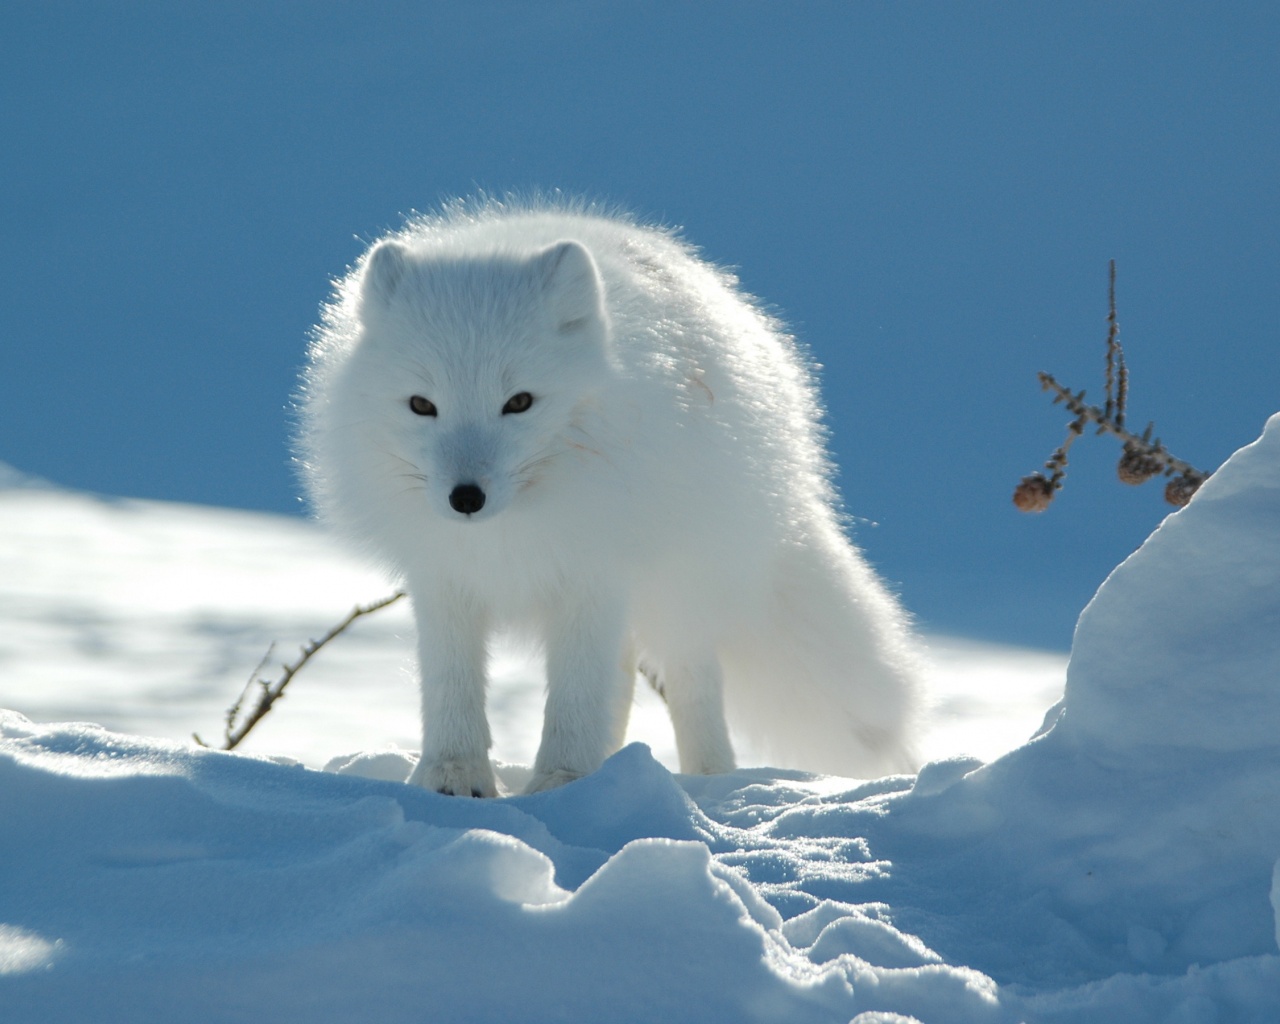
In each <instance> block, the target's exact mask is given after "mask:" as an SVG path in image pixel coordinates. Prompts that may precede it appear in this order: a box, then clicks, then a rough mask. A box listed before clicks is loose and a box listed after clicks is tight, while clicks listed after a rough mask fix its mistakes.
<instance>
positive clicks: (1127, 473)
mask: <svg viewBox="0 0 1280 1024" xmlns="http://www.w3.org/2000/svg"><path fill="white" fill-rule="evenodd" d="M1162 468H1163V467H1162V466H1161V463H1160V460H1159V459H1157V458H1155V457H1154V456H1153V455H1152V454H1151V452H1150V450H1149V449H1143V448H1140V447H1138V446H1137V445H1135V444H1134V443H1133V442H1131V441H1129V442H1126V443H1125V446H1124V454H1123V455H1121V456H1120V464H1119V465H1118V466H1116V475H1117V476H1118V477H1119V478H1120V480H1121V482H1123V483H1126V484H1133V485H1135V486H1136V485H1137V484H1143V483H1146V482H1147V481H1148V480H1150V479H1151V478H1152V477H1153V476H1155V475H1156V474H1157V473H1159V472H1160V470H1161V469H1162Z"/></svg>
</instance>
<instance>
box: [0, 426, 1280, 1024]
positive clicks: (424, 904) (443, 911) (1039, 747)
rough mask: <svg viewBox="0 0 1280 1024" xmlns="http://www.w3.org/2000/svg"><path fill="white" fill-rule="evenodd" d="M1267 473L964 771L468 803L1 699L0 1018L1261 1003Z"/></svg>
mask: <svg viewBox="0 0 1280 1024" xmlns="http://www.w3.org/2000/svg"><path fill="white" fill-rule="evenodd" d="M1277 480H1280V417H1276V418H1273V419H1272V421H1271V422H1270V423H1269V424H1268V426H1267V430H1266V432H1265V433H1264V435H1263V437H1262V438H1261V439H1260V440H1259V441H1258V442H1257V443H1256V444H1254V445H1251V446H1250V447H1248V448H1246V449H1243V450H1242V451H1241V452H1239V453H1237V454H1236V455H1235V456H1234V457H1233V458H1232V459H1231V460H1230V461H1228V463H1227V464H1226V465H1225V466H1223V467H1222V469H1221V470H1219V472H1218V474H1216V475H1215V477H1214V478H1213V479H1212V480H1211V481H1210V482H1209V484H1207V485H1206V486H1205V487H1204V488H1203V489H1202V490H1201V493H1200V494H1199V495H1197V497H1196V498H1195V499H1194V500H1193V501H1192V502H1191V504H1190V505H1189V506H1188V507H1187V508H1186V509H1184V510H1182V511H1181V512H1178V513H1175V514H1174V515H1173V516H1172V517H1171V518H1170V519H1169V520H1168V521H1166V523H1165V524H1164V525H1163V526H1162V527H1161V529H1160V530H1158V531H1157V532H1156V534H1155V535H1154V536H1153V537H1152V539H1151V540H1150V541H1149V542H1148V544H1147V545H1145V546H1144V547H1143V549H1142V550H1141V551H1139V552H1138V553H1137V554H1136V555H1134V556H1133V557H1132V558H1130V559H1129V560H1128V561H1126V562H1125V564H1124V565H1122V566H1121V567H1120V568H1118V569H1117V570H1116V571H1115V573H1113V574H1112V576H1111V577H1110V578H1109V579H1108V580H1107V582H1106V583H1105V584H1104V586H1103V588H1102V589H1101V590H1100V591H1099V593H1098V596H1097V597H1096V599H1095V600H1094V601H1093V602H1092V603H1091V605H1090V606H1089V609H1088V610H1087V612H1086V614H1085V615H1083V616H1082V618H1081V622H1080V627H1079V629H1078V632H1077V636H1076V646H1075V650H1074V652H1073V656H1072V663H1071V667H1070V672H1069V680H1070V682H1069V685H1068V688H1067V693H1066V697H1065V700H1064V704H1063V707H1062V708H1061V709H1060V710H1059V712H1058V713H1057V714H1056V715H1055V716H1053V718H1052V720H1051V724H1050V726H1049V727H1048V728H1047V729H1046V730H1045V731H1044V732H1043V734H1042V735H1040V736H1039V737H1038V738H1036V739H1035V740H1033V741H1032V742H1030V743H1028V744H1026V745H1025V746H1023V747H1020V748H1019V749H1017V750H1015V751H1013V752H1012V753H1010V754H1008V755H1006V756H1004V757H1001V758H999V759H998V760H996V761H994V762H992V763H990V764H986V765H983V764H982V763H981V762H980V761H978V760H977V759H975V758H971V757H968V758H966V757H952V758H948V759H945V760H940V761H936V762H934V763H932V764H930V765H927V766H926V767H925V768H924V769H923V770H922V771H921V772H920V774H919V776H918V777H914V778H913V777H905V776H904V777H894V778H888V779H880V780H874V781H867V782H855V781H850V780H844V779H832V778H821V777H813V776H808V775H804V774H801V773H796V772H780V771H775V770H770V769H758V770H740V771H737V772H733V773H730V774H728V775H724V776H713V777H673V776H672V775H670V774H669V773H668V772H667V771H666V770H665V769H664V768H662V767H661V765H659V764H658V763H657V762H656V761H655V760H654V759H653V758H652V757H651V756H650V755H649V753H648V751H647V750H646V749H645V748H644V747H642V746H631V747H628V748H626V749H624V750H623V751H622V752H620V753H619V754H618V755H616V756H615V757H614V758H612V759H611V760H610V761H609V762H608V763H607V764H606V765H605V766H604V767H603V768H602V769H601V770H600V771H599V772H597V773H596V774H594V775H592V776H590V777H589V778H586V779H583V780H581V781H579V782H576V783H573V784H571V785H569V786H566V787H564V788H563V789H560V790H556V791H554V792H551V793H546V794H539V795H537V796H533V797H518V798H512V799H504V800H493V801H475V800H460V799H456V798H448V797H442V796H438V795H436V794H432V793H426V792H422V791H420V790H416V789H411V788H408V787H405V786H403V785H401V784H399V783H397V782H395V781H385V779H388V778H390V779H395V778H397V777H402V776H403V775H404V773H405V772H406V771H407V768H408V765H409V763H410V760H411V758H410V757H408V756H406V755H400V754H396V753H394V752H383V753H381V754H379V755H377V756H372V757H364V756H356V757H352V758H346V759H339V760H338V761H336V762H335V765H334V767H335V769H340V772H317V771H312V770H308V769H305V768H302V767H290V766H284V765H281V764H277V763H272V762H269V761H265V760H258V759H254V758H251V757H245V756H235V755H226V754H219V753H214V752H209V751H202V750H193V749H190V748H187V747H182V746H178V745H176V744H170V743H164V742H161V741H151V740H138V739H131V738H127V737H123V736H118V735H112V734H109V733H106V732H103V731H101V730H99V729H96V728H94V727H91V726H49V727H39V726H34V725H32V724H31V723H29V722H27V721H26V720H25V719H22V718H21V717H20V716H17V715H13V714H9V715H7V716H5V717H4V718H3V719H0V820H2V821H3V822H4V826H5V827H4V828H3V830H0V1007H3V1008H4V1012H5V1014H6V1016H5V1017H4V1019H5V1020H6V1022H7V1021H10V1020H12V1021H14V1022H17V1024H21V1022H36V1021H41V1022H43V1021H49V1020H64V1019H65V1020H76V1021H112V1022H114V1021H121V1022H123V1021H130V1022H132V1021H137V1020H167V1019H176V1018H178V1017H179V1016H180V1017H182V1018H183V1019H186V1018H188V1017H191V1016H194V1015H197V1014H198V1016H200V1018H201V1019H205V1020H211V1021H242V1020H245V1021H259V1020H261V1021H272V1022H277V1021H279V1022H289V1021H295V1020H297V1021H302V1020H305V1021H307V1022H309V1024H324V1022H327V1021H335V1022H336V1021H349V1020H375V1019H376V1020H379V1021H390V1022H395V1021H422V1020H464V1019H465V1020H477V1021H507V1020H520V1021H544V1020H547V1021H549V1020H610V1021H658V1020H661V1021H699V1022H702V1021H720V1020H724V1021H787V1022H805V1021H832V1022H840V1024H844V1022H847V1021H850V1020H853V1021H857V1022H858V1024H873V1022H878V1024H884V1022H889V1021H892V1022H895V1024H902V1022H903V1021H910V1020H915V1021H922V1022H926V1024H929V1022H937V1024H968V1022H1000V1024H1004V1022H1009V1024H1012V1022H1015V1021H1027V1022H1080V1024H1084V1022H1088V1024H1096V1022H1099V1021H1102V1022H1112V1021H1115V1022H1121V1021H1123V1022H1125V1024H1157V1022H1160V1024H1164V1022H1192V1021H1195V1022H1200V1021H1222V1022H1258V1024H1263V1022H1266V1024H1274V1022H1275V1021H1276V1020H1280V953H1278V951H1277V931H1278V930H1280V923H1278V921H1277V917H1280V868H1277V867H1276V865H1277V861H1278V860H1280V815H1278V814H1277V813H1276V811H1275V808H1276V805H1277V800H1278V798H1280V742H1277V740H1276V738H1275V737H1276V735H1277V729H1278V727H1280V709H1278V708H1277V703H1276V689H1277V687H1276V683H1277V682H1278V680H1277V675H1278V674H1280V630H1277V628H1276V626H1277V624H1278V620H1280V615H1278V614H1277V609H1278V608H1280V588H1277V586H1276V583H1277V581H1280V544H1277V543H1276V542H1275V538H1276V537H1277V536H1280V534H1278V533H1277V531H1276V526H1277V523H1278V522H1280V519H1278V517H1280V487H1278V486H1277ZM504 770H507V771H510V769H504ZM359 773H364V774H368V775H376V776H380V778H366V777H361V775H360V774H359ZM193 1008H194V1009H193Z"/></svg>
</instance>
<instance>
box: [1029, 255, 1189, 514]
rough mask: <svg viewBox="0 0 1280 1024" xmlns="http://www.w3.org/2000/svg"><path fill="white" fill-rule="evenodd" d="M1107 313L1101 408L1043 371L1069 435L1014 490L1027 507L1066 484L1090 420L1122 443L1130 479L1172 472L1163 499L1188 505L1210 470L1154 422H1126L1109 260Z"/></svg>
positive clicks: (1042, 504)
mask: <svg viewBox="0 0 1280 1024" xmlns="http://www.w3.org/2000/svg"><path fill="white" fill-rule="evenodd" d="M1108 306H1109V311H1108V313H1107V366H1106V392H1107V397H1106V402H1105V403H1104V404H1103V405H1102V407H1101V408H1099V407H1098V406H1096V405H1087V404H1086V403H1085V400H1084V395H1085V393H1084V392H1083V391H1080V392H1078V393H1076V392H1072V391H1071V389H1070V388H1066V387H1063V385H1061V384H1059V383H1058V381H1057V380H1056V379H1055V378H1054V376H1053V375H1052V374H1049V373H1041V374H1039V378H1040V386H1041V387H1042V388H1043V389H1044V390H1045V391H1051V392H1053V401H1054V403H1055V404H1056V403H1058V402H1062V403H1063V404H1064V405H1065V406H1066V408H1067V410H1068V411H1069V412H1070V413H1071V414H1072V417H1073V418H1072V420H1071V422H1070V423H1068V424H1067V437H1066V440H1064V441H1063V442H1062V444H1061V445H1060V446H1059V447H1058V448H1057V449H1056V450H1055V451H1054V453H1053V454H1052V455H1050V456H1049V458H1048V460H1046V462H1045V464H1044V469H1045V470H1046V471H1047V475H1046V472H1038V473H1032V474H1031V475H1030V476H1025V477H1023V478H1022V480H1021V482H1019V484H1018V486H1017V488H1016V489H1015V490H1014V492H1013V503H1014V504H1015V505H1016V506H1017V507H1018V508H1019V509H1020V510H1021V511H1023V512H1043V511H1044V510H1045V509H1046V508H1048V507H1049V503H1050V502H1051V501H1052V500H1053V496H1054V494H1056V493H1057V492H1058V491H1059V490H1061V489H1062V481H1063V479H1064V478H1065V477H1066V475H1067V471H1066V467H1067V453H1068V451H1069V450H1070V448H1071V445H1072V443H1073V442H1074V441H1075V439H1076V438H1077V437H1079V436H1080V435H1081V434H1083V433H1084V431H1085V428H1086V427H1088V426H1089V425H1090V424H1094V425H1096V426H1097V428H1098V429H1097V433H1099V434H1112V435H1114V436H1115V437H1118V438H1119V439H1120V440H1121V441H1122V442H1123V444H1124V450H1123V452H1122V453H1121V455H1120V462H1119V464H1118V465H1117V467H1116V473H1117V475H1118V476H1119V477H1120V479H1121V480H1122V481H1123V482H1124V483H1127V484H1140V483H1143V482H1144V481H1146V480H1150V479H1151V478H1152V477H1153V476H1158V475H1160V474H1162V473H1163V474H1164V475H1165V476H1167V477H1169V478H1170V479H1169V482H1168V484H1167V485H1166V486H1165V490H1164V496H1165V500H1166V501H1167V502H1169V503H1170V504H1171V505H1185V504H1186V503H1187V502H1188V501H1190V500H1191V496H1192V495H1193V494H1195V492H1196V490H1197V489H1198V488H1199V487H1200V485H1201V484H1202V483H1204V482H1205V480H1207V479H1208V478H1209V474H1208V473H1206V472H1204V471H1203V470H1199V469H1197V468H1196V467H1195V466H1193V465H1191V464H1190V463H1189V462H1184V461H1183V460H1182V459H1179V458H1177V457H1175V456H1174V455H1173V454H1172V453H1171V452H1170V451H1169V450H1168V449H1167V448H1166V447H1165V446H1164V445H1163V443H1161V441H1160V439H1159V438H1158V437H1157V438H1153V437H1152V436H1151V435H1152V433H1153V432H1154V430H1155V424H1153V423H1149V424H1147V429H1146V430H1144V431H1143V432H1142V433H1141V434H1134V433H1133V432H1131V431H1130V430H1128V429H1127V428H1126V427H1125V425H1124V419H1125V411H1126V408H1125V407H1126V405H1127V404H1128V400H1129V368H1128V366H1127V365H1126V364H1125V361H1124V348H1123V347H1122V346H1121V344H1120V322H1119V320H1118V319H1117V317H1116V261H1115V260H1112V261H1111V269H1110V280H1109V287H1108Z"/></svg>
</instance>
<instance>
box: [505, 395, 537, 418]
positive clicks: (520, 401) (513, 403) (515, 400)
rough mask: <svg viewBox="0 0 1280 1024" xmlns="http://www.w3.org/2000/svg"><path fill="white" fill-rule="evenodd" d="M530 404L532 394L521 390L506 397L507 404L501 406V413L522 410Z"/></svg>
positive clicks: (531, 403) (531, 402)
mask: <svg viewBox="0 0 1280 1024" xmlns="http://www.w3.org/2000/svg"><path fill="white" fill-rule="evenodd" d="M531 405H533V395H531V394H529V392H527V391H521V392H520V393H519V394H515V395H512V396H511V397H510V398H508V399H507V404H506V405H504V406H503V407H502V413H503V415H504V416H505V415H506V414H507V413H509V412H524V411H525V410H527V409H528V408H529V406H531Z"/></svg>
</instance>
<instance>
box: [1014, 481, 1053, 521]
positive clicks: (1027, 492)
mask: <svg viewBox="0 0 1280 1024" xmlns="http://www.w3.org/2000/svg"><path fill="white" fill-rule="evenodd" d="M1053 492H1054V485H1053V484H1052V483H1050V482H1049V481H1048V480H1047V479H1045V477H1044V475H1043V474H1041V473H1032V474H1031V475H1030V476H1024V477H1023V478H1022V481H1021V483H1019V484H1018V486H1017V487H1016V488H1014V491H1013V503H1014V504H1015V505H1016V506H1018V511H1019V512H1043V511H1044V510H1045V509H1047V508H1048V507H1049V502H1051V501H1052V500H1053Z"/></svg>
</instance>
